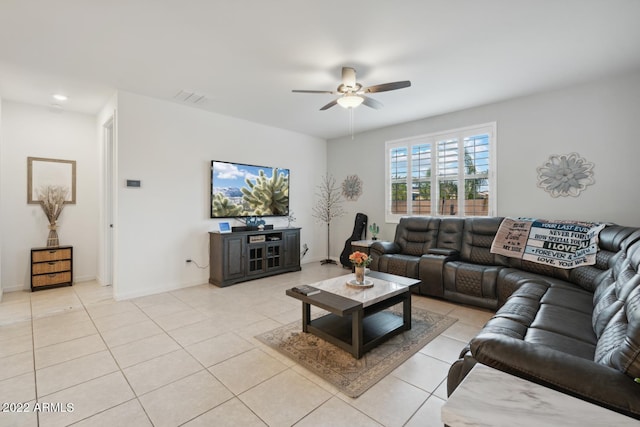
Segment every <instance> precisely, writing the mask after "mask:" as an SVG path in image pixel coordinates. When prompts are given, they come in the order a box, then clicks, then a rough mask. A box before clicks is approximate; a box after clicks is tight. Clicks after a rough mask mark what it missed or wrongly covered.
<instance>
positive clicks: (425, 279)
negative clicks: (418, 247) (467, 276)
mask: <svg viewBox="0 0 640 427" xmlns="http://www.w3.org/2000/svg"><path fill="white" fill-rule="evenodd" d="M434 250H435V251H436V252H434V253H432V251H434ZM428 252H429V253H427V254H425V255H422V256H421V257H420V265H419V267H418V277H419V278H420V280H421V281H422V283H420V286H419V287H418V292H419V293H420V294H421V295H431V296H434V297H443V296H444V264H445V263H447V262H449V261H453V260H455V259H457V258H458V254H459V253H458V251H456V250H453V249H440V250H439V251H438V250H436V249H429V251H428ZM438 252H442V253H440V254H438Z"/></svg>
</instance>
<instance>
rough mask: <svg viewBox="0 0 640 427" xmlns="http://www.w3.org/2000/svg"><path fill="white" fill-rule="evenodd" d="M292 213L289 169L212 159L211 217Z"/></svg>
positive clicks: (284, 214)
mask: <svg viewBox="0 0 640 427" xmlns="http://www.w3.org/2000/svg"><path fill="white" fill-rule="evenodd" d="M288 214H289V169H282V168H273V167H267V166H256V165H247V164H242V163H231V162H221V161H217V160H212V161H211V218H237V217H250V216H260V217H263V216H286V215H288Z"/></svg>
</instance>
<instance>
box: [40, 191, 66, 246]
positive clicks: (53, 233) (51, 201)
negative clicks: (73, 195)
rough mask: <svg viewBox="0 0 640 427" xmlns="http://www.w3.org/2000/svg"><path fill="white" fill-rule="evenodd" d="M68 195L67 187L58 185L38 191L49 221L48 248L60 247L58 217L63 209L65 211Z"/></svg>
mask: <svg viewBox="0 0 640 427" xmlns="http://www.w3.org/2000/svg"><path fill="white" fill-rule="evenodd" d="M68 193H69V189H68V188H67V187H60V186H58V185H47V186H44V187H42V188H40V189H38V200H40V206H42V210H43V211H44V214H45V215H46V216H47V219H48V220H49V237H48V238H47V247H48V248H52V247H57V246H60V241H59V240H58V226H57V224H56V221H58V217H59V216H60V214H61V213H62V209H64V206H65V202H64V201H65V200H66V198H67V194H68Z"/></svg>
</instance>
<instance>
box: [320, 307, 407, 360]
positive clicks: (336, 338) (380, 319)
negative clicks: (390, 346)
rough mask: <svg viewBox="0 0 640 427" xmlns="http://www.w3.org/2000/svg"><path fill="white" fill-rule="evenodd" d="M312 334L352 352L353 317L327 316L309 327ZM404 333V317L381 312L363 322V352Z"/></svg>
mask: <svg viewBox="0 0 640 427" xmlns="http://www.w3.org/2000/svg"><path fill="white" fill-rule="evenodd" d="M307 327H308V331H309V332H311V333H312V334H314V335H316V336H318V337H320V338H322V339H324V340H325V341H328V342H330V343H331V344H334V345H336V346H338V347H340V348H342V349H343V350H345V351H348V352H350V353H351V352H352V345H353V340H352V318H351V315H348V316H344V317H340V316H336V315H335V314H327V315H325V316H322V317H319V318H317V319H314V320H312V321H311V323H310V324H309V325H308V326H307ZM403 331H404V322H403V318H402V315H397V314H394V313H391V312H389V311H381V312H378V313H375V314H372V315H370V316H367V317H365V318H364V319H363V320H362V335H363V351H364V352H367V351H369V350H371V349H372V348H374V347H375V346H377V345H379V344H380V343H381V342H382V341H385V340H387V339H389V338H390V337H391V336H393V335H396V334H399V333H401V332H403Z"/></svg>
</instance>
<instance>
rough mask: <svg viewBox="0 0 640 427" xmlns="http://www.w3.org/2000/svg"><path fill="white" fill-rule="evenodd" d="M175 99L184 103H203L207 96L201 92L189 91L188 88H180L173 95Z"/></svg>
mask: <svg viewBox="0 0 640 427" xmlns="http://www.w3.org/2000/svg"><path fill="white" fill-rule="evenodd" d="M173 99H175V100H176V101H180V102H184V103H185V104H196V105H199V104H204V102H205V101H206V100H207V96H206V95H204V94H201V93H196V92H190V91H188V90H181V91H180V92H178V93H176V94H175V95H174V97H173Z"/></svg>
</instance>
